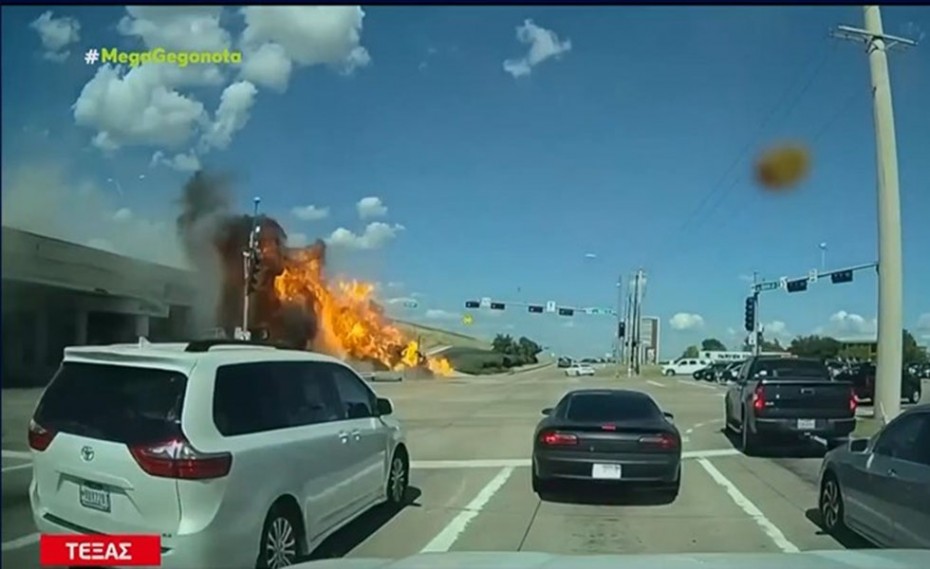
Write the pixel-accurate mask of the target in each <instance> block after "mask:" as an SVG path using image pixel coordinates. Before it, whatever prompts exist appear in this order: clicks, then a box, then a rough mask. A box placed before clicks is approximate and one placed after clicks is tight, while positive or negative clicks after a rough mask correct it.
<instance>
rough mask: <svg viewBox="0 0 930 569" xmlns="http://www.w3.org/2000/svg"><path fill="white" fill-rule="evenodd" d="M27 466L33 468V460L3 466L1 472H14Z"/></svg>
mask: <svg viewBox="0 0 930 569" xmlns="http://www.w3.org/2000/svg"><path fill="white" fill-rule="evenodd" d="M25 468H32V463H31V462H27V463H26V464H16V465H13V466H4V467H3V470H2V471H0V472H3V473H4V474H6V473H7V472H13V471H14V470H23V469H25Z"/></svg>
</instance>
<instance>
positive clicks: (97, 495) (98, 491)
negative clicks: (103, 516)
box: [81, 484, 110, 513]
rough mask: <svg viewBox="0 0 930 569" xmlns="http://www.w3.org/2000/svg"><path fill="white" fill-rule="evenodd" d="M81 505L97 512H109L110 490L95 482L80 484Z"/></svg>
mask: <svg viewBox="0 0 930 569" xmlns="http://www.w3.org/2000/svg"><path fill="white" fill-rule="evenodd" d="M81 505H82V506H84V507H85V508H90V509H91V510H97V511H98V512H107V513H109V512H110V492H108V491H107V490H105V489H104V488H103V487H102V486H99V485H97V484H81Z"/></svg>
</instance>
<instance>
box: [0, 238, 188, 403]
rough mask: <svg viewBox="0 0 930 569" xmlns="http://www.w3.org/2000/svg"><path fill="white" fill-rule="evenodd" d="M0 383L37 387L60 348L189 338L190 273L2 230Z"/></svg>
mask: <svg viewBox="0 0 930 569" xmlns="http://www.w3.org/2000/svg"><path fill="white" fill-rule="evenodd" d="M2 245H3V247H2V249H3V257H2V261H3V262H2V274H3V283H2V294H3V298H2V301H3V304H2V306H3V313H2V328H3V362H2V365H3V383H4V386H5V387H10V386H28V385H44V384H45V383H46V382H47V381H48V379H49V378H50V377H51V374H52V373H54V370H55V369H56V368H57V367H58V364H59V363H60V361H61V357H62V350H63V349H64V347H65V346H70V345H82V344H96V343H113V342H127V341H135V340H136V339H137V338H138V337H139V336H145V337H147V338H149V339H152V340H153V341H157V340H163V339H175V338H178V337H190V334H191V330H192V328H191V326H192V309H193V307H194V304H195V299H196V297H197V294H196V285H195V282H196V281H195V278H194V276H195V275H194V273H193V272H191V271H186V270H183V269H177V268H172V267H166V266H162V265H156V264H154V263H148V262H145V261H140V260H138V259H133V258H129V257H123V256H120V255H115V254H113V253H109V252H106V251H101V250H98V249H94V248H91V247H85V246H82V245H78V244H76V243H70V242H68V241H62V240H60V239H54V238H51V237H46V236H43V235H38V234H35V233H30V232H27V231H21V230H18V229H13V228H10V227H3V233H2Z"/></svg>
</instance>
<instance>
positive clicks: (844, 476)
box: [819, 405, 930, 549]
mask: <svg viewBox="0 0 930 569" xmlns="http://www.w3.org/2000/svg"><path fill="white" fill-rule="evenodd" d="M819 509H820V516H821V520H822V523H823V526H824V528H825V529H826V530H827V531H829V532H830V533H833V534H834V535H838V536H839V535H842V534H843V533H844V532H848V531H850V530H851V531H853V532H855V533H857V534H859V535H861V536H862V537H864V538H866V539H867V540H869V541H871V542H873V543H875V544H876V545H879V546H882V547H891V548H920V549H930V405H921V406H918V407H914V408H911V409H910V410H908V411H905V412H904V413H902V414H901V415H899V416H898V417H896V418H895V419H894V420H893V421H891V422H890V423H889V424H888V425H886V426H885V428H883V429H882V430H881V431H879V432H878V433H876V434H875V435H874V436H873V437H872V438H871V439H854V440H852V441H850V442H849V444H847V445H844V446H841V447H838V448H836V449H834V450H832V451H830V452H828V453H827V455H826V457H824V461H823V466H822V468H821V473H820V504H819Z"/></svg>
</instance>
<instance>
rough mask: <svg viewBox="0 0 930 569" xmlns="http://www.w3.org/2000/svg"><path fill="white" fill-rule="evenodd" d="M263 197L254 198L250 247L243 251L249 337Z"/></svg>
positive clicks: (245, 328) (246, 333)
mask: <svg viewBox="0 0 930 569" xmlns="http://www.w3.org/2000/svg"><path fill="white" fill-rule="evenodd" d="M261 201H262V199H261V198H259V197H256V198H254V199H253V208H252V227H251V229H249V245H248V248H247V249H246V250H245V251H243V252H242V270H243V275H244V279H245V282H244V286H243V288H242V333H243V335H244V336H245V337H246V338H248V337H249V309H250V306H249V305H250V300H251V296H252V293H251V291H250V290H249V288H250V286H251V285H250V281H251V280H252V276H253V275H252V272H253V271H254V270H255V269H256V267H255V260H256V256H257V255H258V239H257V238H258V233H259V231H260V230H261V226H260V225H259V223H258V206H259V204H260V203H261Z"/></svg>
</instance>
